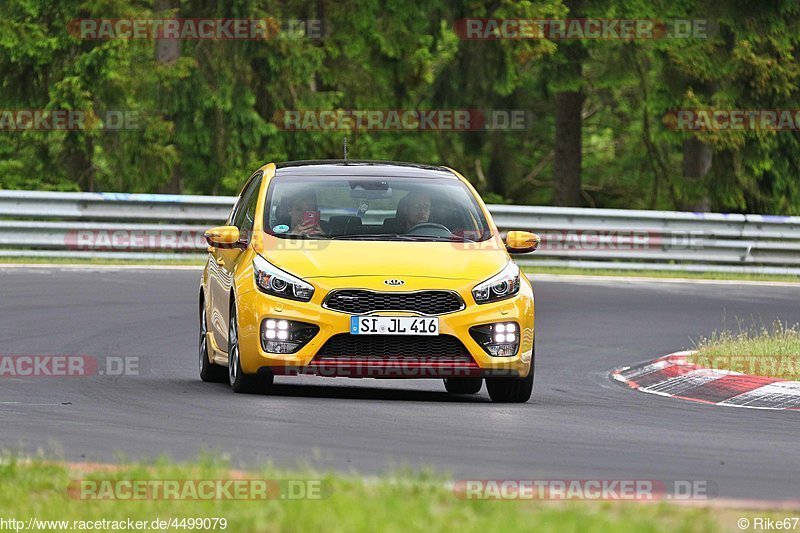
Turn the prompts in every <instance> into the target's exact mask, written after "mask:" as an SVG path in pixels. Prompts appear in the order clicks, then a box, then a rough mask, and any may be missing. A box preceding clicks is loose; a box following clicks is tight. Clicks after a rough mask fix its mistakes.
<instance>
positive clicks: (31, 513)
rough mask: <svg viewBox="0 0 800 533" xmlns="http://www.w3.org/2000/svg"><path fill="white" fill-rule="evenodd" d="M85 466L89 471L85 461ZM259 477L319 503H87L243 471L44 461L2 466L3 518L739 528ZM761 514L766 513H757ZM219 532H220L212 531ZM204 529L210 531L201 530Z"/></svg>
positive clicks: (712, 513) (588, 507) (424, 490)
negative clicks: (315, 492) (115, 484)
mask: <svg viewBox="0 0 800 533" xmlns="http://www.w3.org/2000/svg"><path fill="white" fill-rule="evenodd" d="M84 468H85V467H84ZM248 474H249V475H252V476H253V477H255V478H259V479H270V480H274V479H281V480H289V479H302V480H312V479H313V480H320V481H321V486H322V487H323V490H322V494H323V497H322V498H320V499H298V500H288V499H287V500H282V499H280V498H276V499H268V500H259V501H242V500H195V501H187V500H181V501H167V500H158V499H154V500H139V501H130V500H86V499H83V500H82V499H76V498H75V497H71V496H69V495H68V492H67V487H68V486H69V484H70V482H71V481H73V480H80V479H95V480H108V479H111V480H124V479H128V480H158V479H161V480H164V479H167V480H184V479H195V480H196V479H205V480H219V479H229V478H231V477H240V478H241V476H242V475H243V473H241V472H238V473H237V472H234V473H232V472H230V471H229V470H228V469H227V468H226V467H225V465H224V464H221V463H219V462H215V461H211V460H201V461H198V462H194V463H190V464H178V465H176V464H171V463H170V462H169V461H166V460H158V461H156V462H154V463H151V464H147V465H146V464H128V465H122V466H120V467H118V468H115V469H113V470H105V469H99V470H98V469H89V470H85V469H84V470H81V467H77V468H76V467H67V466H65V465H63V464H61V463H53V462H45V461H41V460H33V461H19V460H17V459H14V458H13V457H9V458H6V459H4V460H3V461H2V463H0V510H2V512H0V517H3V518H6V519H8V518H12V517H13V518H17V519H20V520H27V519H28V518H31V517H35V518H38V519H40V520H70V521H72V520H102V519H106V520H123V519H127V518H131V519H133V520H144V521H151V520H153V519H155V518H162V519H168V518H184V517H185V518H199V517H209V518H214V517H215V518H225V519H226V520H227V523H228V525H227V531H235V532H237V533H238V532H250V531H254V532H255V531H259V532H272V531H293V532H301V531H331V532H337V531H342V532H344V531H370V532H372V531H397V532H405V531H426V532H429V531H433V532H437V531H465V532H466V531H481V532H483V531H533V530H535V531H540V532H550V531H552V532H562V531H567V532H605V531H608V532H618V531H622V532H628V531H630V532H639V531H644V532H658V531H664V532H670V533H676V532H684V531H685V532H712V531H729V530H735V529H736V528H735V516H736V515H738V513H737V514H735V515H731V516H726V515H721V514H720V513H719V512H718V511H716V510H713V509H710V508H707V507H700V508H694V507H691V508H690V507H683V506H677V505H674V504H667V503H663V502H662V503H622V502H615V503H609V502H559V503H553V502H542V501H487V500H477V501H476V500H463V499H459V498H457V497H456V496H455V495H454V494H453V493H452V492H451V491H450V490H448V489H447V488H446V487H445V486H444V480H443V479H440V478H438V477H436V476H433V475H430V474H424V473H422V474H420V473H417V474H410V473H403V474H399V475H398V476H394V477H393V478H391V479H389V478H383V479H377V480H370V481H365V480H364V479H362V478H360V477H358V476H355V475H341V474H331V473H327V474H319V473H316V472H313V471H311V470H305V471H304V470H300V471H286V470H277V469H275V468H272V467H265V468H262V469H260V470H258V471H253V472H250V473H248ZM759 514H762V515H763V514H764V513H759ZM217 530H218V531H219V530H220V529H219V528H218V529H217ZM204 531H206V530H204Z"/></svg>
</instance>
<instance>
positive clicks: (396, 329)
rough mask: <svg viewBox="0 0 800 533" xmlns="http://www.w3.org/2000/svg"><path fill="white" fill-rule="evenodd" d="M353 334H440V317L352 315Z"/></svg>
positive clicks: (351, 329)
mask: <svg viewBox="0 0 800 533" xmlns="http://www.w3.org/2000/svg"><path fill="white" fill-rule="evenodd" d="M350 333H351V334H353V335H438V334H439V319H438V318H436V317H434V318H428V317H425V318H418V317H408V316H352V317H350Z"/></svg>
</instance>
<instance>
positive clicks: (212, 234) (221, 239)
mask: <svg viewBox="0 0 800 533" xmlns="http://www.w3.org/2000/svg"><path fill="white" fill-rule="evenodd" d="M204 236H205V238H206V242H208V245H209V246H213V247H215V248H245V246H246V245H245V243H244V242H242V241H240V240H239V239H240V235H239V228H237V227H236V226H217V227H216V228H211V229H210V230H208V231H206V232H205V234H204Z"/></svg>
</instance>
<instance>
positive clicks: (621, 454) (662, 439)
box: [0, 267, 800, 500]
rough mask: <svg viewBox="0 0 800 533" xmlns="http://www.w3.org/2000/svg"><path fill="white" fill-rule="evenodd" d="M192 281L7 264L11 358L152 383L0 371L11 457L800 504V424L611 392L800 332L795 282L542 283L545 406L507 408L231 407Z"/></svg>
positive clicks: (2, 419)
mask: <svg viewBox="0 0 800 533" xmlns="http://www.w3.org/2000/svg"><path fill="white" fill-rule="evenodd" d="M199 277H200V270H199V269H196V270H188V269H183V270H146V269H138V270H107V269H93V268H91V267H85V268H78V269H75V268H27V269H26V268H5V267H0V339H2V345H1V347H0V355H36V354H69V355H79V354H80V355H88V356H96V357H99V358H105V357H109V356H111V357H138V358H140V361H141V366H142V371H141V374H142V375H138V376H123V377H109V376H92V377H7V376H6V377H0V447H2V448H4V449H12V450H21V451H23V452H24V453H34V452H36V450H40V449H41V450H44V451H45V452H47V453H48V454H52V455H54V456H57V457H63V458H64V459H66V460H71V461H114V460H117V459H119V458H120V457H124V458H129V459H140V458H151V457H156V456H159V455H166V456H169V457H172V458H175V459H194V458H196V457H197V456H198V455H199V454H201V453H203V452H211V453H225V454H227V455H228V456H230V458H231V461H232V462H233V464H234V465H237V466H245V465H248V464H257V463H263V462H266V461H273V462H275V463H276V464H278V465H284V466H293V465H296V464H310V465H312V466H315V467H318V468H321V469H335V470H340V471H355V472H359V473H364V474H374V473H380V472H386V471H391V470H393V469H395V468H397V467H404V466H410V467H415V468H424V467H431V468H433V469H435V470H437V471H440V472H444V473H449V474H451V475H452V476H454V477H455V478H456V479H465V478H479V479H485V478H493V479H499V478H514V479H519V478H522V479H544V478H549V479H623V480H624V479H649V480H676V479H679V480H707V481H711V482H712V483H713V484H714V485H715V486H716V487H717V488H718V490H719V495H720V496H722V497H727V498H761V499H771V500H785V499H792V500H800V483H799V482H798V480H800V454H799V453H798V451H797V450H798V442H800V416H798V413H797V412H787V411H776V412H772V411H759V410H750V409H736V408H724V407H717V406H710V405H703V404H697V403H691V402H686V401H682V400H676V399H671V398H662V397H658V396H653V395H649V394H642V393H638V392H636V391H632V390H629V389H626V388H624V387H622V386H620V385H617V384H614V383H612V382H611V381H610V380H609V377H608V374H609V372H610V371H611V370H612V369H614V368H616V367H619V366H623V365H628V364H632V363H635V362H639V361H643V360H647V359H652V358H655V357H657V356H660V355H664V354H667V353H670V352H673V351H677V350H680V349H685V348H691V346H692V342H691V340H690V338H697V337H698V336H700V335H708V334H710V333H711V332H712V331H714V330H715V329H720V328H721V327H722V326H723V324H724V323H725V324H727V325H728V326H729V327H733V328H735V327H736V319H737V318H740V319H744V320H745V321H746V322H747V323H750V322H752V320H755V321H756V322H757V323H761V322H764V323H765V324H769V323H771V322H772V321H773V320H775V319H782V320H785V321H788V322H790V323H795V322H798V321H800V288H797V287H787V286H753V285H744V284H737V283H732V284H694V283H693V284H689V283H663V282H660V283H659V282H647V281H619V280H604V281H585V280H584V281H576V280H559V281H556V280H554V279H553V278H546V279H542V280H537V279H536V278H535V277H534V287H535V291H536V304H537V305H536V315H537V316H536V318H537V323H536V330H537V331H536V333H537V350H536V352H537V360H536V372H537V373H536V382H535V388H534V397H533V399H532V400H531V401H530V402H528V403H527V404H521V405H498V404H493V403H491V402H490V401H489V398H488V395H487V394H486V389H485V387H484V389H483V390H482V391H481V393H480V394H478V395H476V396H469V397H454V396H450V395H448V394H447V393H446V392H445V391H444V387H443V385H442V383H441V381H440V380H403V381H399V380H398V381H388V380H371V379H365V380H355V379H347V378H321V377H278V378H276V382H275V383H276V385H277V386H276V387H275V391H274V394H272V395H270V396H252V395H241V394H234V393H232V392H231V391H230V389H229V388H228V386H227V385H223V384H206V383H202V382H201V381H200V380H199V378H198V376H197V355H196V350H197V346H196V342H197V329H198V325H197V316H196V315H197V311H196V309H197V297H196V295H197V290H198V282H199Z"/></svg>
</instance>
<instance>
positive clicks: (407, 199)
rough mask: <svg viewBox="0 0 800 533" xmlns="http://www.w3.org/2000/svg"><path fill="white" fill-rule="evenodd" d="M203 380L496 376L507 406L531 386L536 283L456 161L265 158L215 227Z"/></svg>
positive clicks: (492, 386)
mask: <svg viewBox="0 0 800 533" xmlns="http://www.w3.org/2000/svg"><path fill="white" fill-rule="evenodd" d="M205 236H206V240H207V241H208V244H209V249H208V251H209V257H208V262H207V264H206V267H205V270H204V271H203V277H202V284H201V287H200V302H199V303H200V306H199V310H200V350H199V352H200V357H199V359H200V377H201V378H202V379H203V381H226V380H227V381H228V382H229V383H230V385H231V387H232V388H233V390H234V391H236V392H267V391H269V388H270V386H271V385H272V382H273V378H274V376H276V375H297V374H316V375H322V376H345V377H372V378H438V379H443V380H444V386H445V388H446V390H447V391H449V392H451V393H454V394H474V393H477V392H478V391H479V390H480V389H481V386H482V384H483V380H484V379H485V380H486V388H487V390H488V392H489V396H490V397H491V398H492V400H494V401H496V402H525V401H527V400H528V399H529V398H530V396H531V391H532V389H533V367H534V318H533V317H534V312H533V311H534V300H533V290H532V288H531V285H530V283H529V282H528V280H527V279H526V277H525V276H524V275H521V274H520V270H519V268H518V267H517V265H516V264H515V263H514V262H513V261H512V260H511V258H510V256H509V252H510V253H525V252H531V251H533V250H535V249H536V247H537V246H538V244H539V237H538V236H536V235H535V234H533V233H527V232H522V231H512V232H509V233H508V235H507V237H506V239H505V242H504V241H503V239H502V238H501V235H500V233H499V232H498V230H497V227H496V226H495V224H494V222H493V221H492V218H491V216H490V214H489V211H488V210H487V209H486V206H485V205H484V203H483V202H482V201H481V198H480V196H479V195H478V193H477V192H476V191H475V189H473V188H472V186H471V185H470V184H469V182H468V181H467V180H466V179H465V178H464V177H463V176H461V175H460V174H459V173H458V172H455V171H454V170H451V169H449V168H445V167H433V166H424V165H416V164H409V163H389V162H372V161H301V162H292V163H283V164H278V165H276V164H272V163H270V164H268V165H265V166H263V167H262V168H260V169H259V170H258V171H257V172H256V173H255V174H253V175H252V176H251V177H250V179H249V180H248V181H247V184H246V185H245V186H244V188H243V189H242V193H241V194H240V195H239V197H238V200H237V201H236V204H235V205H234V207H233V210H232V211H231V214H230V217H229V218H228V221H227V224H226V225H225V226H220V227H217V228H213V229H210V230H208V231H207V232H206V234H205Z"/></svg>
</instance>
